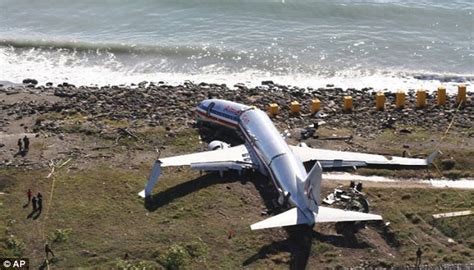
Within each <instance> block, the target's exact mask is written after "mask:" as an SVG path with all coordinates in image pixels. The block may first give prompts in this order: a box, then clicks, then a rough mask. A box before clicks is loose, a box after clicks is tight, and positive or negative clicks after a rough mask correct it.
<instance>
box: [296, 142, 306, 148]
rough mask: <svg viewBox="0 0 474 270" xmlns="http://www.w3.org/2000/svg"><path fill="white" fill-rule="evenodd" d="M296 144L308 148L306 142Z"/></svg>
mask: <svg viewBox="0 0 474 270" xmlns="http://www.w3.org/2000/svg"><path fill="white" fill-rule="evenodd" d="M298 146H299V147H304V148H309V146H308V145H307V144H306V143H304V142H300V143H299V144H298Z"/></svg>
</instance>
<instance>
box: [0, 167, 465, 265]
mask: <svg viewBox="0 0 474 270" xmlns="http://www.w3.org/2000/svg"><path fill="white" fill-rule="evenodd" d="M148 170H149V168H140V169H138V170H132V171H131V170H124V169H120V168H115V167H109V166H107V165H105V164H101V165H97V167H96V168H95V169H88V170H84V171H74V170H70V171H68V170H67V168H64V169H61V170H58V172H57V173H56V174H55V176H54V178H50V179H45V178H44V176H45V175H47V173H48V171H40V172H37V173H36V174H35V175H32V174H31V173H30V172H19V171H12V170H3V171H2V175H9V176H10V177H11V178H10V179H12V183H13V184H12V185H10V186H9V187H6V188H5V189H4V191H5V192H7V195H3V196H2V201H1V203H2V204H3V205H4V206H5V207H4V208H3V209H4V211H2V213H0V214H1V215H2V217H4V218H5V219H4V220H5V221H6V224H4V226H5V227H4V228H2V229H3V230H4V232H5V233H4V234H3V240H5V241H4V243H5V244H4V245H3V246H2V249H1V255H2V256H4V255H23V256H27V257H29V258H30V259H31V260H32V263H33V265H37V264H40V263H41V262H42V258H43V245H44V242H45V241H49V242H51V243H52V247H53V250H54V252H55V253H56V255H57V258H56V259H54V260H53V265H54V266H56V267H60V268H64V267H77V266H84V267H87V266H89V267H92V266H102V267H106V266H107V267H119V266H127V265H128V266H130V265H141V266H152V267H171V268H172V267H173V266H175V265H187V266H190V267H192V268H209V267H217V266H219V267H221V268H238V267H242V266H243V265H246V264H248V265H249V266H252V267H256V268H266V267H282V268H286V267H287V263H289V262H290V260H291V247H289V246H291V243H290V242H286V241H287V240H286V239H287V236H286V233H285V231H284V230H281V229H275V230H268V231H256V232H252V231H250V229H249V225H250V224H252V223H253V222H256V221H258V220H261V219H263V218H265V217H262V216H261V211H262V210H263V209H264V208H265V207H264V203H263V202H262V201H261V199H260V196H259V194H258V192H257V190H256V188H255V187H254V185H253V184H252V183H251V182H247V183H245V184H242V183H241V182H240V181H239V177H237V176H229V177H226V178H225V179H221V178H220V177H218V176H216V175H211V176H201V177H200V176H199V174H198V173H195V172H190V171H187V170H178V169H176V170H166V171H165V174H164V176H163V179H162V181H161V182H160V184H159V185H158V186H157V188H156V189H155V194H156V196H154V197H153V199H152V203H150V204H148V205H146V206H145V205H144V202H143V200H141V199H140V198H138V197H137V192H138V191H139V190H141V188H142V187H143V184H144V183H143V182H144V179H145V178H146V176H147V174H148ZM250 178H252V179H253V178H255V176H250ZM53 179H55V180H54V181H55V188H54V194H53V199H52V201H49V197H50V193H49V191H50V190H51V185H52V181H53ZM189 180H190V181H189ZM29 187H32V188H33V189H34V190H35V191H37V190H40V191H42V193H43V196H44V198H45V204H46V205H47V204H48V203H51V208H50V209H49V215H48V216H46V209H45V210H44V211H43V213H42V214H41V215H40V216H39V218H37V219H36V220H34V219H27V218H26V216H27V215H28V214H29V213H30V211H31V210H30V208H23V207H22V206H23V204H24V203H25V195H24V191H25V190H26V189H27V188H29ZM368 194H369V198H370V200H371V202H372V204H373V206H374V211H376V212H377V213H380V214H382V215H383V216H384V218H385V219H386V220H387V221H390V222H391V226H390V227H391V228H392V231H393V233H394V239H391V240H390V241H388V243H387V242H386V241H383V240H381V239H382V238H381V237H380V236H376V233H375V232H374V231H373V230H372V229H369V230H366V231H369V232H370V231H371V233H368V234H365V233H364V234H363V235H364V238H359V239H358V240H357V241H356V242H354V243H352V244H351V243H348V242H347V241H345V240H341V237H339V236H337V237H336V236H331V235H334V234H335V233H334V229H333V226H329V225H325V226H320V227H319V226H318V227H316V231H318V232H321V234H316V235H314V237H313V238H312V239H311V240H310V241H311V242H312V243H311V244H310V245H309V247H310V250H309V263H310V265H311V264H314V263H318V264H321V265H325V266H337V265H342V266H354V265H358V264H359V263H360V262H361V261H363V260H365V261H369V262H372V263H375V264H377V263H381V264H382V265H392V264H395V265H400V264H401V265H404V264H405V263H413V262H414V258H415V257H414V254H415V251H416V248H417V246H416V244H418V245H420V246H422V247H423V250H424V256H423V258H424V260H425V261H426V262H429V263H440V262H468V261H470V260H472V259H471V258H472V256H473V255H474V253H473V249H474V246H473V245H474V235H473V234H474V233H473V232H472V230H469V228H472V227H473V226H474V220H473V218H472V217H460V218H452V219H445V220H439V221H435V220H433V219H432V217H431V215H432V214H434V213H439V212H447V211H455V210H466V209H472V207H473V202H474V192H472V191H456V190H438V189H426V190H421V189H413V190H412V189H404V190H403V191H400V190H397V189H369V190H368ZM43 232H44V237H43V234H42V233H43ZM229 234H231V236H232V237H231V238H229ZM374 235H375V236H374ZM448 238H452V239H453V241H454V242H453V243H450V242H451V241H450V240H449V239H448ZM341 243H345V244H343V245H341ZM387 245H388V247H387V248H388V250H389V251H390V252H392V253H393V254H392V255H389V254H387V253H386V250H387V248H383V247H384V246H387ZM354 247H356V249H355V250H354ZM380 247H382V248H381V249H380ZM351 254H355V255H356V256H357V258H355V256H354V255H351ZM127 257H128V259H127V260H125V259H124V258H127Z"/></svg>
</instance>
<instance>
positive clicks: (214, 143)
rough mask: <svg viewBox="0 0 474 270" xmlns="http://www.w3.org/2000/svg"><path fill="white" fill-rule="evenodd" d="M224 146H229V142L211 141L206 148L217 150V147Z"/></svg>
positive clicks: (221, 147) (222, 147)
mask: <svg viewBox="0 0 474 270" xmlns="http://www.w3.org/2000/svg"><path fill="white" fill-rule="evenodd" d="M224 148H230V144H228V143H225V142H222V141H212V142H210V143H209V145H208V146H207V149H209V151H214V150H219V149H224Z"/></svg>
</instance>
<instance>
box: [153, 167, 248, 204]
mask: <svg viewBox="0 0 474 270" xmlns="http://www.w3.org/2000/svg"><path fill="white" fill-rule="evenodd" d="M236 175H237V174H234V173H232V172H229V173H226V174H225V175H224V177H222V178H221V177H220V176H219V175H218V174H217V173H209V174H206V175H203V176H200V177H198V178H196V179H193V180H191V181H188V182H184V183H181V184H178V185H176V186H174V187H171V188H168V189H167V190H164V191H161V192H160V193H158V194H153V195H151V196H150V197H148V198H147V199H146V200H145V208H146V209H147V210H148V211H150V212H153V211H155V210H157V209H158V208H160V207H162V206H164V205H167V204H169V203H170V202H172V201H174V200H176V199H179V198H181V197H184V196H186V195H188V194H191V193H193V192H196V191H198V190H201V189H204V188H207V187H209V186H212V185H216V184H223V183H232V182H236V181H238V180H239V178H238V177H236Z"/></svg>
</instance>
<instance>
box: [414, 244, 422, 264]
mask: <svg viewBox="0 0 474 270" xmlns="http://www.w3.org/2000/svg"><path fill="white" fill-rule="evenodd" d="M421 255H423V251H421V248H418V250H417V251H416V262H415V266H416V267H418V266H420V265H421Z"/></svg>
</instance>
